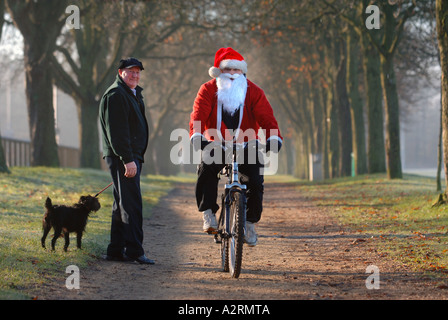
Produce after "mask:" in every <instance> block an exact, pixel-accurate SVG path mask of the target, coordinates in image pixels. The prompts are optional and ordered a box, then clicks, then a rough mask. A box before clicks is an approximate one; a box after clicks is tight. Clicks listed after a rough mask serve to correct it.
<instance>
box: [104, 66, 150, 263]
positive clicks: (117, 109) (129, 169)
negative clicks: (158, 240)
mask: <svg viewBox="0 0 448 320" xmlns="http://www.w3.org/2000/svg"><path fill="white" fill-rule="evenodd" d="M141 70H144V68H143V65H142V63H141V62H140V61H139V60H137V59H135V58H128V59H124V60H121V61H120V64H119V67H118V74H117V77H116V80H115V82H114V83H113V84H112V85H111V86H110V87H109V88H108V89H107V90H106V92H105V93H104V95H103V97H102V98H101V102H100V114H99V117H100V123H101V130H102V137H103V157H104V159H105V160H106V163H107V165H108V166H109V170H110V173H111V176H112V181H113V183H114V189H113V190H114V191H113V194H114V204H113V207H112V226H111V235H110V243H109V246H108V248H107V255H106V259H107V260H113V261H137V262H138V263H141V264H154V260H151V259H148V258H147V257H146V255H145V252H144V250H143V246H142V244H143V216H142V209H143V204H142V196H141V190H140V173H141V169H142V163H143V161H144V154H145V151H146V148H147V145H148V137H149V132H148V123H147V120H146V116H145V104H144V102H143V96H142V93H141V92H142V90H143V89H142V88H141V87H140V86H138V83H139V80H140V71H141Z"/></svg>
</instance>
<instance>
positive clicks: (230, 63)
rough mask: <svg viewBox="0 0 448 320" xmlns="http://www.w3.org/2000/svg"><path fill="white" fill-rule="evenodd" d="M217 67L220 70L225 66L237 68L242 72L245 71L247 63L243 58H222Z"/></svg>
mask: <svg viewBox="0 0 448 320" xmlns="http://www.w3.org/2000/svg"><path fill="white" fill-rule="evenodd" d="M219 68H220V69H221V70H222V69H225V68H230V69H239V70H241V71H242V72H243V73H247V63H246V61H244V60H241V61H240V60H222V61H221V63H220V64H219Z"/></svg>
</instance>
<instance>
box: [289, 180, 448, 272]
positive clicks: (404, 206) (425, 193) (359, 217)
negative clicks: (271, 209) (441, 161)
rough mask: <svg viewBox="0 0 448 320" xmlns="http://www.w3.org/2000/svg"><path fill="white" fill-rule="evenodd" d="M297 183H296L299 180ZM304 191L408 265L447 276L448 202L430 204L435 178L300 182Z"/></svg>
mask: <svg viewBox="0 0 448 320" xmlns="http://www.w3.org/2000/svg"><path fill="white" fill-rule="evenodd" d="M296 183H297V182H296ZM297 184H298V189H300V190H299V191H300V193H301V194H302V195H305V196H306V197H307V198H308V199H309V200H312V201H313V202H315V204H317V205H318V206H321V207H322V208H323V209H325V210H329V212H331V213H332V214H333V215H334V216H335V217H336V218H337V219H338V220H339V221H340V222H341V224H343V225H345V226H347V227H349V228H350V229H351V230H352V231H354V232H355V233H357V234H359V236H360V238H361V237H362V238H364V239H367V241H369V242H370V243H372V244H373V245H374V246H375V247H376V250H377V252H378V253H379V254H380V255H382V256H388V257H389V258H392V259H395V260H397V261H400V263H402V265H405V266H406V267H407V268H410V269H412V270H417V271H425V272H430V273H432V274H433V275H437V276H442V277H444V278H446V277H447V274H448V212H447V209H448V207H447V206H446V205H445V206H440V207H434V208H433V207H432V204H433V203H434V202H435V201H436V199H437V196H438V193H437V192H436V184H435V179H432V178H426V177H419V176H414V175H405V176H404V178H403V179H397V180H389V179H387V177H386V176H385V175H381V174H376V175H370V176H359V177H356V178H341V179H335V180H331V181H324V182H320V183H319V182H315V183H309V182H298V183H297Z"/></svg>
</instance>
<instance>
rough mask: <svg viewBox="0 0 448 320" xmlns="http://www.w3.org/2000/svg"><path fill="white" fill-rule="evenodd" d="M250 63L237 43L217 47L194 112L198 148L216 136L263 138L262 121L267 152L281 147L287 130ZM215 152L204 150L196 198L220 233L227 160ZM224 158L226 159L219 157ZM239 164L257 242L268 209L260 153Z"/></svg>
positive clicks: (251, 237)
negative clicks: (218, 218) (249, 74)
mask: <svg viewBox="0 0 448 320" xmlns="http://www.w3.org/2000/svg"><path fill="white" fill-rule="evenodd" d="M246 73H247V64H246V61H245V60H244V58H243V57H242V56H241V54H239V53H238V52H236V51H235V50H234V49H232V48H221V49H219V50H218V51H217V52H216V55H215V61H214V65H213V67H211V68H210V69H209V75H210V76H211V77H212V78H213V79H212V80H210V81H208V82H206V83H204V84H203V85H202V86H201V88H200V89H199V92H198V94H197V96H196V99H195V101H194V105H193V112H192V113H191V115H190V141H191V143H192V144H193V147H194V149H195V150H196V151H197V150H199V149H201V150H204V148H205V147H206V146H207V145H208V144H210V143H211V142H212V141H222V142H224V141H232V140H233V141H234V142H237V143H244V142H250V141H254V140H258V130H259V129H260V127H261V128H262V129H263V130H265V136H266V150H265V151H266V152H269V151H273V152H278V151H279V150H280V148H281V146H282V141H283V140H282V139H283V138H282V136H281V135H280V130H279V127H278V123H277V120H276V119H275V117H274V113H273V110H272V107H271V105H270V103H269V101H268V100H267V98H266V96H265V94H264V91H263V90H262V89H261V88H259V87H258V86H257V85H256V84H254V83H253V82H251V81H250V80H248V79H247V78H246ZM210 156H211V157H212V158H213V152H211V153H210V154H208V155H204V154H203V158H202V161H201V164H200V165H199V168H198V180H197V183H196V202H197V205H198V209H199V211H201V212H202V213H203V219H204V225H203V230H204V231H205V232H207V233H214V232H216V230H217V227H218V224H217V221H216V217H215V213H216V212H217V211H218V209H219V206H218V204H217V194H218V181H219V178H218V173H219V172H220V171H221V169H222V168H223V167H224V165H225V164H224V161H216V159H215V161H212V162H210V161H207V157H208V160H209V159H210ZM219 160H223V159H221V158H219ZM248 160H249V161H246V162H244V163H241V164H240V166H239V171H240V181H241V183H243V184H245V185H246V186H247V192H246V196H247V210H246V232H245V242H246V243H247V244H248V245H249V246H255V245H256V244H257V233H256V231H255V224H256V223H257V222H258V221H259V220H260V218H261V212H262V210H263V183H264V177H263V174H262V170H261V168H262V167H263V164H262V163H260V161H259V159H258V157H257V159H256V161H250V160H251V159H248Z"/></svg>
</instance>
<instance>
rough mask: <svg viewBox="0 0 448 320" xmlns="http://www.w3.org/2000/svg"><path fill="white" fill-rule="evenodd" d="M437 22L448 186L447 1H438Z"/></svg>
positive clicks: (444, 155) (444, 158) (447, 182)
mask: <svg viewBox="0 0 448 320" xmlns="http://www.w3.org/2000/svg"><path fill="white" fill-rule="evenodd" d="M436 21H437V38H438V40H439V52H440V66H441V68H442V80H441V81H442V83H441V90H442V93H441V95H442V126H443V162H444V169H445V183H446V185H447V186H448V3H447V2H446V1H445V0H436ZM447 190H448V189H447V188H446V187H445V194H448V193H447Z"/></svg>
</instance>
